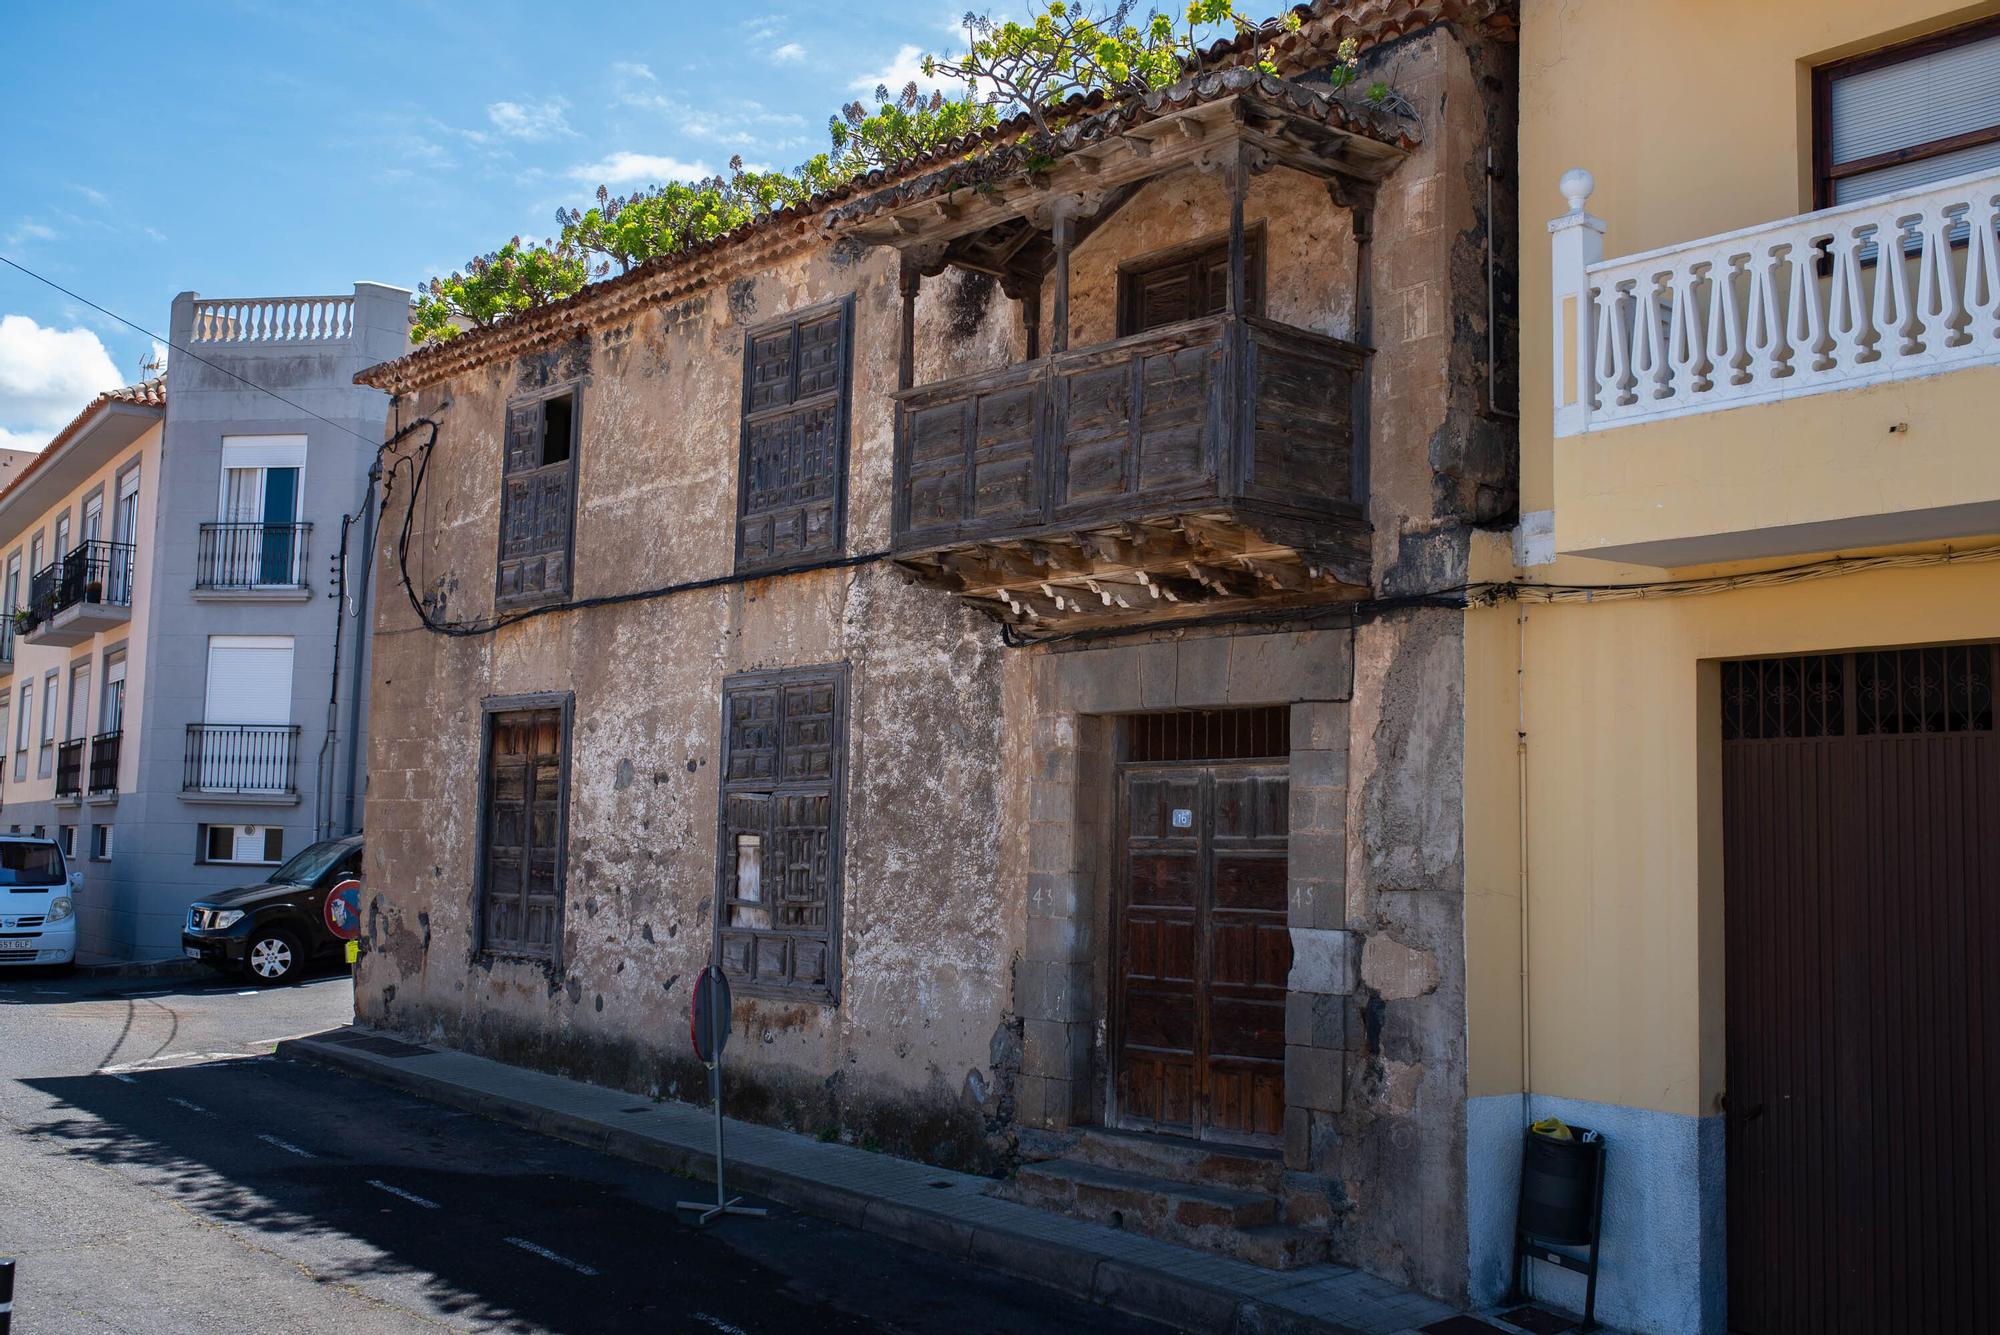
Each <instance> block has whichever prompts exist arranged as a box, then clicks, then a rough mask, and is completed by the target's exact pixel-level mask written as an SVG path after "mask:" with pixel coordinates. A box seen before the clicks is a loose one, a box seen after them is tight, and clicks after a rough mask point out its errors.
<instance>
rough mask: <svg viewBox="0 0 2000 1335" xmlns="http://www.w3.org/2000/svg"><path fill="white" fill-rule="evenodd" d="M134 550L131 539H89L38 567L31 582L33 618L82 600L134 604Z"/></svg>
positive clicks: (48, 615) (39, 618)
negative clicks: (59, 557)
mask: <svg viewBox="0 0 2000 1335" xmlns="http://www.w3.org/2000/svg"><path fill="white" fill-rule="evenodd" d="M134 550H135V548H134V547H133V546H132V544H131V543H129V542H86V543H82V544H80V545H79V546H77V547H75V548H73V549H72V550H71V551H70V552H69V553H68V554H66V555H65V556H64V557H63V558H62V559H61V560H60V561H56V562H54V563H53V564H51V565H46V566H43V567H42V568H41V569H40V570H37V571H36V572H35V574H34V578H33V579H31V580H29V581H28V611H29V614H30V620H31V621H32V622H33V623H35V624H39V623H41V622H44V621H47V620H48V619H49V618H51V617H53V616H54V615H55V614H56V613H58V612H60V611H62V610H64V609H65V608H69V607H74V606H76V605H77V604H78V603H111V604H114V605H116V606H119V607H130V606H131V605H132V554H133V552H134Z"/></svg>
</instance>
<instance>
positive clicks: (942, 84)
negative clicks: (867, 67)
mask: <svg viewBox="0 0 2000 1335" xmlns="http://www.w3.org/2000/svg"><path fill="white" fill-rule="evenodd" d="M924 54H925V53H924V49H923V48H922V47H920V46H911V45H909V44H908V43H905V44H903V45H902V46H899V47H897V48H896V54H895V55H893V56H891V57H890V58H889V63H888V65H887V66H885V67H884V68H883V69H881V70H880V71H878V72H877V73H874V74H867V75H863V76H862V77H861V78H859V79H855V80H853V81H852V82H851V83H849V84H848V85H847V86H848V88H850V89H851V90H853V91H854V92H857V93H860V94H862V95H863V96H873V95H874V92H875V89H876V88H877V87H878V86H879V87H885V88H887V89H888V90H889V95H890V96H891V97H894V96H895V95H896V94H898V93H900V92H902V91H903V87H904V85H905V84H911V83H914V84H915V85H916V86H917V87H918V88H920V89H922V90H923V91H924V92H926V93H928V92H930V91H932V90H933V89H940V88H941V89H943V90H944V93H945V96H947V97H954V96H958V95H961V94H963V93H964V92H965V84H964V83H963V82H962V81H960V80H956V79H947V78H945V77H944V76H942V75H938V76H936V77H933V76H931V75H928V74H925V73H924ZM931 54H936V53H935V52H933V53H931Z"/></svg>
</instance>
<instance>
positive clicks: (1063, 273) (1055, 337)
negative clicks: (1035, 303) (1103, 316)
mask: <svg viewBox="0 0 2000 1335" xmlns="http://www.w3.org/2000/svg"><path fill="white" fill-rule="evenodd" d="M1075 236H1076V221H1075V219H1073V218H1072V217H1071V216H1070V211H1069V206H1068V204H1067V203H1058V204H1057V205H1056V206H1055V209H1054V211H1053V213H1052V215H1051V216H1050V218H1049V239H1050V241H1051V242H1052V243H1053V244H1054V245H1055V248H1056V299H1055V310H1054V311H1053V312H1051V319H1050V321H1049V351H1050V352H1051V353H1062V352H1068V351H1069V249H1070V245H1071V244H1072V242H1073V240H1074V239H1075Z"/></svg>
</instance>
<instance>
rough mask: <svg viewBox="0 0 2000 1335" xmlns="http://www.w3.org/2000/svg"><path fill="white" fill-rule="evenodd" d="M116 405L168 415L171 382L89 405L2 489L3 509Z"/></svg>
mask: <svg viewBox="0 0 2000 1335" xmlns="http://www.w3.org/2000/svg"><path fill="white" fill-rule="evenodd" d="M113 405H118V406H119V407H120V408H121V409H123V408H141V409H145V410H147V411H150V412H154V413H160V414H164V413H165V412H166V410H167V378H166V377H165V376H154V377H153V378H152V379H150V380H141V381H140V382H138V383H137V384H135V385H121V386H119V387H118V388H117V389H107V390H105V391H104V392H103V393H102V394H99V395H98V396H97V397H96V398H94V399H92V400H91V401H90V402H89V403H87V404H85V405H84V407H83V411H82V412H80V413H78V414H77V415H76V416H75V417H73V418H71V419H70V422H69V425H68V426H66V427H64V428H63V429H62V430H60V431H58V432H56V434H55V435H54V436H53V437H51V438H50V440H49V443H48V444H47V445H44V446H43V447H42V449H41V451H40V453H38V454H36V455H35V457H34V458H33V459H31V460H29V461H28V463H27V464H25V465H23V466H22V468H21V471H20V472H18V473H16V474H14V476H13V478H12V479H11V480H10V481H9V482H8V483H7V485H6V486H5V487H0V507H4V506H5V505H6V504H7V500H8V498H9V497H11V496H12V495H13V494H14V493H15V492H17V491H19V490H20V489H21V488H22V487H23V486H25V485H26V484H27V483H28V482H29V481H30V480H32V479H33V478H34V476H35V475H36V474H37V473H38V472H40V471H41V469H42V466H43V465H44V464H47V463H48V462H49V461H50V460H52V459H54V458H55V457H56V456H57V455H59V454H61V453H62V452H63V450H64V449H65V448H67V447H68V446H69V444H70V443H71V442H72V441H75V440H77V439H79V438H80V437H82V436H84V435H86V434H87V433H88V432H89V429H90V428H91V427H92V426H94V425H95V424H96V423H97V422H98V421H99V420H100V419H101V418H102V417H103V416H104V414H105V413H106V412H107V411H109V410H111V409H112V407H113Z"/></svg>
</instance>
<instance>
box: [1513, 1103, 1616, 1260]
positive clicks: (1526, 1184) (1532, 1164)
mask: <svg viewBox="0 0 2000 1335" xmlns="http://www.w3.org/2000/svg"><path fill="white" fill-rule="evenodd" d="M1588 1132H1589V1128H1588V1127H1581V1126H1573V1127H1571V1128H1570V1134H1571V1135H1573V1136H1575V1137H1576V1139H1574V1140H1557V1139H1556V1138H1555V1137H1554V1136H1548V1135H1543V1134H1542V1133H1541V1132H1539V1131H1530V1132H1528V1137H1527V1145H1526V1147H1525V1148H1524V1149H1523V1150H1522V1153H1521V1223H1520V1229H1521V1231H1522V1232H1523V1233H1526V1234H1527V1235H1528V1236H1529V1237H1533V1238H1540V1239H1541V1240H1542V1241H1544V1242H1558V1243H1562V1244H1563V1245H1565V1246H1569V1247H1586V1246H1589V1245H1590V1242H1591V1240H1592V1239H1593V1238H1595V1237H1596V1235H1597V1182H1598V1171H1597V1170H1598V1165H1599V1163H1600V1162H1601V1161H1602V1159H1603V1153H1604V1142H1603V1141H1602V1140H1599V1139H1590V1140H1586V1139H1585V1138H1584V1137H1585V1135H1586V1134H1587V1133H1588Z"/></svg>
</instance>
